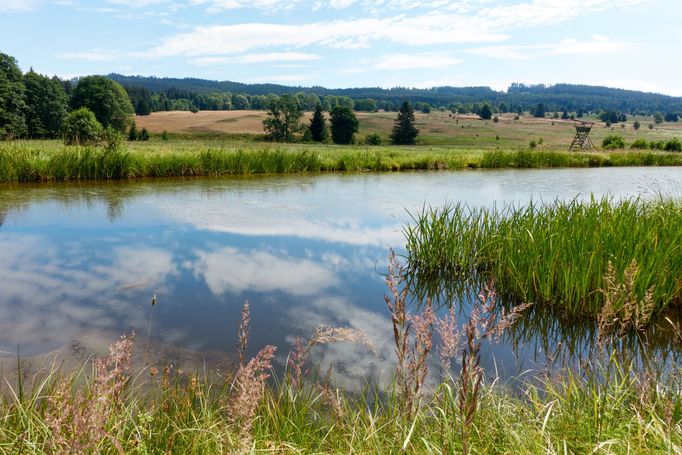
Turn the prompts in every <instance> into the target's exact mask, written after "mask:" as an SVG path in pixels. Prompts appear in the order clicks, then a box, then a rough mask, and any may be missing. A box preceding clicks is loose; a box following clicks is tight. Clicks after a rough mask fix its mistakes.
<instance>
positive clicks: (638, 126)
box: [632, 120, 642, 130]
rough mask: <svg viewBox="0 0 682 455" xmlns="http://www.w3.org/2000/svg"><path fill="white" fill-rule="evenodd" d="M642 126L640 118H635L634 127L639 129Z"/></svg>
mask: <svg viewBox="0 0 682 455" xmlns="http://www.w3.org/2000/svg"><path fill="white" fill-rule="evenodd" d="M641 126H642V124H641V123H639V120H635V123H633V124H632V127H633V128H634V129H636V130H638V129H639V128H640V127H641Z"/></svg>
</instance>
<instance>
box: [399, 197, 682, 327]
mask: <svg viewBox="0 0 682 455" xmlns="http://www.w3.org/2000/svg"><path fill="white" fill-rule="evenodd" d="M405 234H406V238H407V250H408V275H409V276H410V279H411V282H412V283H411V284H412V286H413V288H414V289H420V290H422V291H423V292H425V293H427V294H428V295H431V296H434V295H439V296H441V297H443V293H445V294H446V295H445V297H447V298H463V297H465V296H466V295H467V294H468V293H470V292H471V290H472V289H476V287H477V286H480V284H481V283H482V282H486V281H489V280H494V282H495V286H496V289H497V291H498V292H499V297H500V298H501V299H502V300H503V301H505V302H522V303H523V302H534V303H536V304H537V305H538V306H540V307H550V308H552V309H553V310H556V311H555V314H556V315H558V316H559V317H561V318H564V319H576V320H581V319H585V318H591V319H593V320H596V318H597V317H598V315H600V314H601V312H602V310H603V309H604V308H605V307H606V309H607V310H608V311H610V312H613V313H614V314H618V315H620V318H621V319H622V320H623V321H625V320H627V318H628V316H627V315H632V314H636V315H637V316H636V317H635V316H633V317H635V319H636V321H632V323H628V324H626V325H627V326H629V327H634V326H637V327H640V328H641V326H645V325H647V324H648V322H649V321H650V320H651V319H652V317H653V316H655V315H658V314H661V313H664V312H666V311H669V310H672V309H677V308H679V306H680V303H682V281H680V278H679V277H680V276H682V249H680V247H679V245H680V244H681V243H680V242H682V204H680V203H679V202H678V201H672V200H671V201H666V200H655V201H652V202H645V201H641V200H637V199H633V200H621V201H615V200H612V199H610V198H602V199H600V200H595V199H592V200H590V201H587V202H581V201H578V200H573V201H568V202H564V201H555V202H553V203H548V204H537V203H531V204H529V205H527V206H525V207H514V206H510V207H505V208H502V209H498V208H491V209H488V208H478V209H470V208H467V207H465V206H463V205H449V206H446V207H444V208H438V209H426V210H424V211H423V212H422V213H420V214H418V215H416V216H414V221H413V223H412V224H410V225H408V226H406V227H405ZM633 264H634V265H633ZM622 285H624V286H625V287H623V286H622ZM621 288H622V289H621ZM635 309H637V311H638V313H636V312H635Z"/></svg>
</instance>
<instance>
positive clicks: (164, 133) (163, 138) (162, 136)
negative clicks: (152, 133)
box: [161, 130, 170, 141]
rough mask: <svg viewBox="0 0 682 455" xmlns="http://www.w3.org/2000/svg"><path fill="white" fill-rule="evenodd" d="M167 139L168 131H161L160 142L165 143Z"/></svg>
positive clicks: (168, 137)
mask: <svg viewBox="0 0 682 455" xmlns="http://www.w3.org/2000/svg"><path fill="white" fill-rule="evenodd" d="M168 139H170V136H169V135H168V131H166V130H163V132H162V133H161V140H162V141H167V140H168Z"/></svg>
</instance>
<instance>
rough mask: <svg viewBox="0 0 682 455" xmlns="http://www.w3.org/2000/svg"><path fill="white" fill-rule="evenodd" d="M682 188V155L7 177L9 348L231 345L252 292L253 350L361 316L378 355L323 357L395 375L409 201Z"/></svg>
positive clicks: (4, 237) (344, 352)
mask: <svg viewBox="0 0 682 455" xmlns="http://www.w3.org/2000/svg"><path fill="white" fill-rule="evenodd" d="M680 188H682V169H679V168H612V169H609V168H600V169H561V170H528V171H523V170H501V171H460V172H428V173H427V172H424V173H394V174H350V175H337V174H331V175H315V176H307V175H299V176H285V177H275V176H273V177H253V178H216V179H188V180H181V179H175V180H153V181H152V180H148V181H139V182H105V183H63V184H49V185H48V184H43V185H29V184H23V185H3V186H0V351H1V353H0V355H5V356H7V357H10V356H16V355H17V352H19V354H20V355H21V356H22V357H24V356H34V355H38V354H43V353H47V352H50V351H53V350H56V349H59V348H60V347H63V346H65V345H69V343H72V342H73V340H77V339H79V337H81V336H84V334H86V333H89V334H92V333H102V334H121V333H123V332H126V331H130V330H135V331H136V332H137V334H138V340H143V342H144V340H147V337H148V336H149V337H150V338H151V339H152V340H153V341H154V342H155V343H162V344H164V345H168V346H174V347H178V348H183V349H187V350H191V351H196V352H200V353H209V352H229V353H232V352H234V350H235V345H236V328H237V325H238V321H239V317H240V311H241V308H242V304H243V303H244V302H245V301H247V300H248V301H249V302H250V304H251V320H252V323H251V325H252V337H251V344H250V346H251V348H252V349H251V352H255V351H256V350H258V349H259V348H260V347H262V346H264V345H265V344H273V345H275V346H278V347H279V351H278V362H279V364H280V365H282V364H283V363H284V362H285V359H286V355H287V353H288V352H289V349H290V348H291V345H292V343H293V341H294V339H295V337H297V336H301V337H308V336H309V335H310V334H311V333H312V332H313V330H314V329H315V327H317V326H319V325H327V326H352V327H355V328H359V329H363V330H364V331H365V332H367V333H368V334H369V335H370V337H371V338H372V339H373V340H374V342H375V343H376V345H377V353H376V355H372V354H370V353H368V352H367V351H366V349H365V348H364V347H362V346H354V345H348V344H337V345H326V346H321V347H319V348H316V356H317V359H318V360H319V362H320V363H321V365H322V367H323V368H326V366H327V365H329V364H332V365H333V366H334V370H335V372H336V375H337V381H338V382H339V383H340V384H342V385H344V384H348V385H351V384H358V383H362V381H363V380H364V379H365V378H367V377H384V378H385V377H389V376H390V375H391V373H392V368H393V367H392V358H393V344H392V338H391V337H392V335H391V322H390V315H389V313H388V310H387V308H386V303H385V302H384V299H383V295H384V294H385V293H386V286H385V283H384V277H383V275H382V274H383V273H385V271H386V265H387V256H388V254H389V249H390V248H395V249H396V250H397V252H398V253H399V254H400V253H401V252H404V239H403V234H402V232H401V229H402V226H403V225H404V224H405V223H407V222H409V221H410V214H409V213H410V212H412V213H416V212H418V211H420V210H422V208H423V207H424V206H428V205H431V206H441V205H443V204H445V203H446V202H458V201H461V202H465V203H467V204H469V205H471V206H491V205H493V204H497V205H498V206H501V205H504V204H509V203H514V204H525V203H527V202H528V201H531V200H534V201H542V200H544V201H551V200H554V199H556V198H562V199H563V198H569V199H572V198H589V197H590V195H595V196H597V197H600V196H602V195H605V194H610V195H613V196H614V197H633V196H640V197H642V198H653V197H658V195H659V194H665V195H670V194H674V195H679V189H680ZM154 294H156V296H157V304H156V305H155V306H154V307H153V308H152V306H151V304H150V302H151V299H152V296H153V295H154ZM150 317H151V324H150ZM150 326H151V330H150ZM537 335H538V337H539V338H542V337H543V336H546V335H547V334H546V333H545V334H537ZM531 338H532V337H531ZM111 339H112V338H109V341H110V340H111ZM543 357H544V356H543V352H542V348H541V347H540V346H539V345H538V344H537V343H533V342H532V339H526V340H524V343H521V344H520V345H518V346H517V345H515V343H512V342H510V341H506V342H502V343H500V344H497V345H495V346H488V347H486V350H485V351H484V352H483V362H482V363H483V366H484V367H486V368H488V369H493V367H494V369H495V372H496V374H499V375H500V376H501V377H508V376H510V375H514V374H516V373H517V372H519V371H521V370H522V369H524V368H532V367H533V366H534V365H535V364H536V362H538V363H542V361H543Z"/></svg>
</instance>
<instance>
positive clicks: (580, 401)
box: [0, 255, 682, 454]
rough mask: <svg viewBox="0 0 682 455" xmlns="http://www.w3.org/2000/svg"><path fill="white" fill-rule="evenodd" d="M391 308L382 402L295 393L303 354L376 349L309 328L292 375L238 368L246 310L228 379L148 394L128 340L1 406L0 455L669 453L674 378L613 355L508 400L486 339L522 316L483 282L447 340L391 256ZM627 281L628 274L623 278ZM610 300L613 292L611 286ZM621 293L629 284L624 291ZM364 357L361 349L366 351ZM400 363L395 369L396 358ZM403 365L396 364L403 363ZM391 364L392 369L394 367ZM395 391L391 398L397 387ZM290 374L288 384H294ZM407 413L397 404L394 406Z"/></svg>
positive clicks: (265, 354) (675, 436)
mask: <svg viewBox="0 0 682 455" xmlns="http://www.w3.org/2000/svg"><path fill="white" fill-rule="evenodd" d="M389 267H390V270H391V273H389V276H388V277H387V284H388V287H389V294H390V297H387V299H386V300H387V303H388V307H389V309H390V310H391V314H392V321H393V322H392V325H393V327H394V335H395V339H394V341H395V342H396V356H397V358H398V359H399V368H401V369H399V370H398V371H397V372H396V387H395V388H393V389H390V390H389V391H388V392H386V394H384V393H381V392H379V391H376V392H375V393H374V394H369V395H366V394H362V395H360V394H356V393H352V392H353V391H350V392H343V391H339V390H338V389H336V388H334V386H333V375H332V370H331V369H330V370H328V373H327V375H325V377H324V378H323V379H322V380H321V381H319V382H316V381H311V382H309V381H306V384H303V381H302V376H303V375H304V373H305V363H306V362H307V361H309V359H310V352H311V350H312V349H313V347H314V346H317V345H319V344H323V343H332V342H338V341H351V342H356V343H360V344H362V345H365V346H367V347H368V348H371V349H374V344H373V343H371V342H370V340H369V339H368V338H367V336H366V334H364V333H362V332H360V331H356V330H353V329H348V328H329V327H320V328H318V329H317V330H316V331H315V332H314V333H313V335H312V336H311V338H310V339H309V340H306V341H300V340H299V342H298V343H297V346H298V347H294V350H293V352H292V355H290V361H291V359H292V356H293V353H295V352H298V354H299V357H298V360H296V361H295V362H294V363H296V362H298V363H297V364H298V365H299V368H298V369H295V368H292V365H291V364H290V365H289V368H288V369H287V370H285V372H284V374H285V377H284V380H283V381H278V380H277V378H275V379H274V380H269V376H270V375H271V366H272V360H273V357H274V354H275V348H274V347H273V346H266V347H265V348H264V349H262V350H261V351H260V352H259V353H258V354H257V355H256V356H255V357H254V358H252V359H250V360H248V361H247V360H246V359H245V357H244V354H245V353H246V346H247V341H248V332H249V329H248V326H249V319H250V317H249V311H248V306H246V305H245V307H244V308H243V311H242V319H241V322H240V325H239V327H240V328H239V333H238V338H239V343H238V351H239V352H241V354H242V359H243V360H242V361H241V362H240V364H239V366H238V367H237V370H236V372H234V374H233V375H231V376H230V379H229V380H228V381H226V382H225V381H220V382H219V381H215V380H211V378H210V377H209V376H208V375H207V374H204V375H203V376H202V375H200V374H199V373H198V372H195V373H188V374H185V375H183V374H182V373H181V372H179V371H175V370H173V369H172V368H169V367H166V368H164V370H163V373H162V374H161V377H160V378H157V372H156V371H154V372H153V374H152V375H151V384H147V385H142V384H137V385H136V384H132V382H131V380H130V379H129V375H128V373H127V371H128V370H129V365H130V358H131V353H132V347H133V338H132V337H123V338H122V339H121V340H119V341H117V342H116V343H114V344H113V345H112V347H111V348H110V350H109V354H108V355H107V356H106V357H105V358H102V359H98V360H96V361H95V362H94V369H93V376H92V379H87V378H86V379H87V380H86V381H85V383H81V382H82V381H81V380H80V379H81V378H82V377H81V376H80V375H79V374H76V375H74V376H71V377H64V376H62V375H60V374H59V372H58V371H56V370H55V371H53V372H52V373H51V374H50V375H49V376H48V377H47V378H46V379H45V380H44V381H43V382H38V383H34V384H33V387H29V388H28V390H30V392H29V393H26V394H24V393H14V392H13V390H12V389H11V388H10V389H9V395H0V453H190V454H201V453H237V452H242V453H244V452H263V453H538V454H540V453H602V452H608V453H680V451H681V450H682V394H680V390H682V378H681V377H680V372H681V371H682V370H680V369H679V368H678V367H676V366H673V368H672V370H671V371H670V372H669V373H668V374H660V373H657V372H654V371H650V370H646V369H641V368H637V367H636V366H635V365H634V364H633V363H632V362H623V361H621V360H618V358H617V357H616V356H614V355H612V354H611V355H609V353H605V355H603V356H601V357H599V358H594V359H590V361H589V362H585V363H584V365H583V366H581V367H580V368H584V369H568V370H558V371H555V372H553V373H549V374H546V375H545V374H543V373H538V374H532V373H527V374H526V375H525V376H523V377H522V378H518V379H517V380H516V382H515V387H516V389H515V390H516V391H515V392H514V391H510V390H508V389H507V388H505V387H504V386H503V385H500V384H495V383H487V382H486V381H485V379H484V371H483V369H482V367H481V364H480V357H481V347H482V343H483V342H484V341H485V340H494V339H497V338H498V337H499V336H501V335H502V334H503V333H504V332H505V331H507V330H509V329H511V328H513V327H514V320H515V319H516V318H517V317H518V316H519V314H520V313H521V312H522V311H524V310H525V309H526V308H527V307H528V306H527V305H522V306H518V307H516V308H513V309H508V308H505V307H501V306H500V304H499V299H498V298H497V293H496V291H495V288H494V285H493V283H488V284H487V285H486V286H483V287H482V289H481V290H480V291H481V292H480V295H479V298H478V300H477V302H476V303H475V304H474V306H473V307H472V309H471V313H470V314H469V315H468V317H467V319H466V320H465V323H464V326H463V328H462V329H458V328H457V322H456V319H455V314H454V312H451V313H449V314H447V315H446V316H445V317H444V318H442V319H437V318H436V316H435V315H434V314H433V311H432V309H431V307H430V306H428V305H427V306H426V308H424V310H423V311H422V312H421V313H419V314H416V315H415V314H410V313H409V311H408V306H407V301H408V298H409V297H408V295H407V294H406V293H405V291H404V290H405V286H404V284H405V283H404V282H402V281H401V277H402V276H404V274H403V273H402V272H401V265H400V264H399V263H398V261H397V260H396V259H395V256H394V255H391V262H390V266H389ZM629 273H630V274H631V275H634V274H636V272H635V271H634V268H633V271H631V272H629ZM617 287H618V288H619V289H620V286H617ZM625 287H626V288H627V285H625ZM434 331H436V332H437V333H438V334H439V338H440V344H441V345H442V346H439V347H438V357H439V359H438V360H439V361H440V363H441V365H442V366H446V365H447V366H449V363H450V361H451V360H452V357H453V355H455V354H456V353H457V351H458V350H461V353H462V367H461V370H460V372H459V377H457V378H454V379H453V378H449V377H446V378H445V379H443V380H442V381H441V382H440V383H438V384H436V387H435V389H430V388H429V387H426V385H425V384H431V383H430V382H428V381H427V380H426V377H427V375H428V374H429V368H428V366H429V356H430V352H431V351H432V350H433V343H435V340H434V338H433V332H434ZM371 349H370V350H371ZM400 359H402V361H401V360H400ZM401 362H402V363H401ZM400 365H402V366H400ZM399 375H400V377H401V378H402V379H401V381H403V382H402V383H401V385H400V387H398V386H397V380H398V376H399ZM291 376H297V377H298V382H296V381H294V380H293V378H292V377H291ZM405 402H407V403H405Z"/></svg>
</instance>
